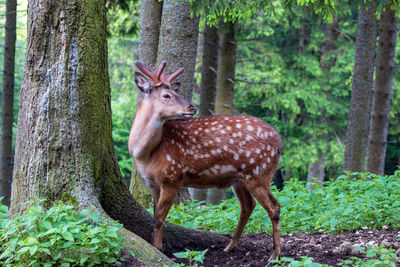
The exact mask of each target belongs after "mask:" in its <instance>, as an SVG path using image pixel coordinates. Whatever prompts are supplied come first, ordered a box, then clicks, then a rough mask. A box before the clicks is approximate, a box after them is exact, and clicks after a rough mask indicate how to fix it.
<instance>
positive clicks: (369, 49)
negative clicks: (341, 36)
mask: <svg viewBox="0 0 400 267" xmlns="http://www.w3.org/2000/svg"><path fill="white" fill-rule="evenodd" d="M366 5H368V6H366ZM375 12H376V5H375V4H374V3H373V2H368V3H366V4H365V3H362V4H361V8H360V11H359V15H358V30H357V37H356V53H355V61H354V74H353V85H352V91H351V103H350V111H349V121H348V126H347V133H346V148H345V154H344V164H343V169H344V170H345V171H353V172H360V171H364V169H365V158H366V152H367V139H368V128H369V111H370V99H371V92H372V86H373V73H374V57H375V46H376V15H375Z"/></svg>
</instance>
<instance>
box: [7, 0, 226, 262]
mask: <svg viewBox="0 0 400 267" xmlns="http://www.w3.org/2000/svg"><path fill="white" fill-rule="evenodd" d="M105 14H106V10H105V5H104V1H95V0H88V1H79V0H69V1H67V0H63V1H48V0H42V1H40V0H36V1H31V2H30V3H29V6H28V34H27V46H26V47H27V50H26V59H25V72H24V80H23V84H22V88H21V94H20V112H19V120H18V132H17V139H16V152H15V165H14V176H13V186H12V196H11V207H10V215H12V216H14V215H17V214H20V213H23V212H24V211H25V210H26V208H27V204H25V202H26V201H28V200H32V199H35V198H45V199H46V200H47V201H46V202H45V204H46V205H51V204H53V203H56V202H57V201H58V200H64V201H67V202H70V203H72V204H74V205H76V206H77V207H78V208H81V209H82V208H89V207H94V208H95V211H96V212H98V213H101V214H103V215H107V216H110V217H111V218H113V219H115V220H118V221H120V222H121V223H122V224H123V225H124V227H125V228H126V229H128V230H130V231H132V232H134V233H136V234H138V235H140V236H141V237H142V238H144V239H145V240H147V241H150V239H151V234H152V230H153V227H154V221H153V220H154V219H153V216H152V215H150V214H149V213H148V212H147V211H146V210H145V209H144V208H143V207H142V206H140V205H139V204H138V203H137V202H135V201H134V200H133V198H132V196H131V194H130V193H129V190H128V188H127V187H126V185H125V182H124V180H123V178H122V176H121V174H120V171H119V168H118V164H117V161H116V156H115V152H114V148H113V141H112V134H111V127H112V124H111V104H110V85H109V78H108V65H107V43H106V27H105V26H106V15H105ZM122 232H123V234H124V235H125V236H127V242H130V241H132V240H133V246H134V247H133V251H134V252H135V253H136V255H137V256H138V257H139V259H140V260H142V261H145V262H147V263H148V264H149V265H150V266H153V265H154V266H161V265H164V264H167V265H169V264H170V261H169V260H168V259H167V258H166V257H165V256H164V255H163V254H162V253H160V252H158V251H156V250H155V249H154V247H152V246H151V245H149V244H148V243H147V242H145V241H144V240H142V239H141V238H140V237H138V236H136V235H134V234H131V233H130V232H129V231H127V230H123V231H122ZM202 240H207V241H210V240H215V242H216V243H218V242H226V241H227V239H226V238H225V237H223V236H221V235H217V234H213V233H206V232H200V231H193V230H189V229H185V228H183V227H179V226H175V225H172V224H167V225H166V227H165V228H164V243H165V247H167V248H171V247H173V249H175V250H183V248H189V249H197V248H198V247H199V246H200V247H201V245H198V244H199V243H200V242H201V241H202ZM131 243H132V242H131ZM135 244H136V245H135ZM175 245H177V246H175ZM196 246H197V248H196ZM203 249H204V248H203Z"/></svg>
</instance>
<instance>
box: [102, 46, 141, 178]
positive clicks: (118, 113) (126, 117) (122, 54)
mask: <svg viewBox="0 0 400 267" xmlns="http://www.w3.org/2000/svg"><path fill="white" fill-rule="evenodd" d="M108 45H109V61H108V62H109V72H110V86H111V107H112V122H113V139H114V148H115V152H116V154H117V160H118V164H119V167H120V169H121V173H122V175H123V176H124V178H125V180H126V181H127V182H128V183H129V181H130V177H131V172H132V158H131V156H130V154H129V151H128V137H129V131H130V129H131V124H132V121H133V117H134V115H135V110H136V103H137V89H136V86H135V80H134V76H133V73H134V72H135V70H136V69H135V66H134V64H133V63H134V61H135V60H136V59H137V58H138V55H137V49H138V41H137V39H134V38H109V39H108ZM127 55H129V56H127Z"/></svg>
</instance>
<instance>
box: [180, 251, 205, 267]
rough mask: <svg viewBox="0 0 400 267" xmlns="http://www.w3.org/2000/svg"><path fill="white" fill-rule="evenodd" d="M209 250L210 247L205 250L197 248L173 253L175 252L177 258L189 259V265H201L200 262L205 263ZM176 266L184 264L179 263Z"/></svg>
mask: <svg viewBox="0 0 400 267" xmlns="http://www.w3.org/2000/svg"><path fill="white" fill-rule="evenodd" d="M207 251H208V249H206V250H203V251H195V250H189V249H186V251H182V252H177V253H173V254H174V256H175V257H177V258H180V259H187V260H188V261H189V266H193V267H197V266H199V265H198V262H199V263H203V261H204V258H205V255H206V252H207ZM176 266H184V265H181V264H177V265H176Z"/></svg>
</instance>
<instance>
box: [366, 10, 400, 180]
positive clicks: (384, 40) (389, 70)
mask: <svg viewBox="0 0 400 267" xmlns="http://www.w3.org/2000/svg"><path fill="white" fill-rule="evenodd" d="M396 36H397V17H396V11H394V10H391V9H390V7H389V6H388V7H387V9H386V11H384V12H383V13H382V14H381V21H380V31H379V43H378V53H377V60H376V78H375V79H376V80H375V90H374V94H373V103H372V112H371V128H370V131H369V146H368V161H367V171H369V172H372V173H375V174H384V171H385V156H386V143H387V132H388V127H389V113H390V97H391V94H392V84H393V74H394V55H395V48H396Z"/></svg>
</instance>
